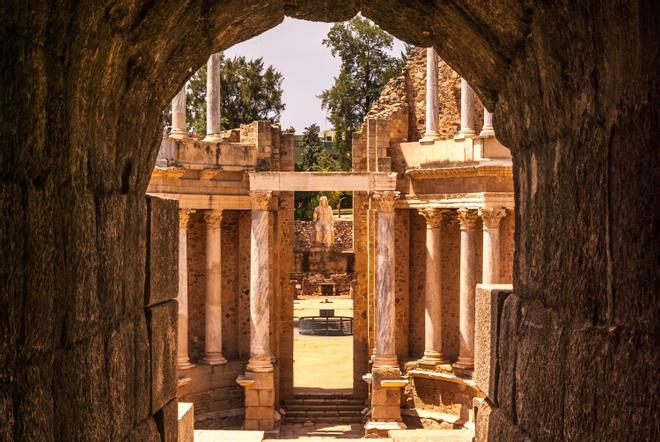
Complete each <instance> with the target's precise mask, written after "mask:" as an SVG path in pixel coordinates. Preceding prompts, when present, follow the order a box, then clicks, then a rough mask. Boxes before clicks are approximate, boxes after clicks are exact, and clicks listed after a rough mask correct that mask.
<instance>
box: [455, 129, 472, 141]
mask: <svg viewBox="0 0 660 442" xmlns="http://www.w3.org/2000/svg"><path fill="white" fill-rule="evenodd" d="M476 136H477V133H476V132H475V131H473V130H470V131H463V130H462V131H460V132H459V133H458V134H457V135H456V136H455V137H454V139H455V140H464V139H466V138H474V137H476Z"/></svg>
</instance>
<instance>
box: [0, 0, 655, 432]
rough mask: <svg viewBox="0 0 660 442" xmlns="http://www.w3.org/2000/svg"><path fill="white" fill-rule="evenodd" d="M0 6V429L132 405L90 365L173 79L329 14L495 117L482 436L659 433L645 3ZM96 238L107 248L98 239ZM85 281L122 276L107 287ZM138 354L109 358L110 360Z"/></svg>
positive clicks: (125, 293)
mask: <svg viewBox="0 0 660 442" xmlns="http://www.w3.org/2000/svg"><path fill="white" fill-rule="evenodd" d="M2 8H3V9H2V11H1V12H2V17H3V23H4V26H2V27H1V28H0V37H2V38H0V42H2V43H0V51H1V52H2V55H3V60H5V63H3V64H2V68H1V69H2V78H3V79H5V87H4V88H3V89H4V93H3V94H2V95H1V98H0V100H2V105H1V106H0V121H2V122H3V124H4V127H6V128H7V130H6V131H5V134H6V136H5V137H3V138H2V141H1V142H2V143H3V144H2V148H0V176H1V177H2V183H3V186H2V193H1V194H0V208H1V209H2V210H1V211H0V213H2V214H3V217H2V220H1V222H2V225H1V226H0V232H1V233H0V243H1V244H2V250H3V251H5V253H3V254H2V256H1V257H0V260H2V262H1V263H0V269H2V272H3V273H2V274H1V276H0V278H1V280H2V281H1V282H2V286H3V287H4V289H3V290H2V291H0V296H1V298H0V303H1V304H2V305H3V311H5V312H7V314H6V315H3V316H1V317H0V336H2V340H1V341H0V346H2V347H1V351H0V376H1V377H2V380H3V385H5V387H4V388H3V389H2V390H1V391H0V395H1V396H0V404H2V405H1V406H2V409H3V412H2V413H0V434H3V435H8V437H7V438H8V439H10V440H11V439H15V440H25V439H38V440H53V439H59V440H81V439H86V440H98V439H104V438H107V435H108V434H109V433H108V431H107V430H108V428H109V426H110V424H109V422H110V419H109V407H111V404H112V403H113V401H112V400H110V395H111V394H113V395H114V394H115V393H116V394H118V395H120V396H121V395H124V394H125V395H126V398H127V399H126V402H130V401H133V400H137V398H140V397H142V396H141V394H140V393H137V392H136V391H135V390H133V389H130V388H129V389H125V388H126V386H127V385H129V383H128V382H118V383H115V384H113V385H108V384H107V383H106V382H107V379H108V377H107V375H106V373H107V371H105V370H103V369H101V368H100V364H102V363H105V360H106V358H105V348H104V342H105V340H106V339H107V338H108V337H109V336H110V335H111V334H112V333H113V332H115V331H116V330H118V324H120V323H121V322H122V321H127V322H129V323H134V322H133V321H134V320H136V318H139V315H141V314H142V313H141V310H142V306H141V305H140V306H137V305H135V304H132V303H130V302H128V303H127V302H126V301H125V299H126V297H128V298H131V299H135V297H136V296H135V294H136V293H139V291H136V290H138V289H137V288H136V285H134V278H135V277H136V276H139V274H138V275H136V270H135V269H136V268H141V266H140V265H139V263H138V262H137V261H139V259H140V256H142V255H141V248H140V247H141V246H140V244H141V241H142V238H144V236H143V233H141V227H140V226H141V222H140V221H139V220H141V219H144V218H140V216H141V215H140V214H141V213H144V209H143V208H141V206H142V207H143V202H142V201H143V196H144V193H145V190H146V187H147V182H148V180H149V175H150V173H151V170H152V168H153V165H154V162H155V158H156V154H157V150H158V145H159V142H160V138H161V135H162V126H161V122H162V120H161V119H162V111H163V110H164V109H165V108H166V107H167V106H168V105H169V102H170V100H171V99H172V97H173V96H174V95H175V93H176V92H177V90H179V89H180V87H181V85H182V84H183V83H184V81H185V80H186V78H187V77H188V76H189V75H190V73H191V70H190V68H191V67H192V68H193V70H194V68H196V67H199V66H201V65H202V64H203V63H204V62H205V61H206V59H207V57H208V55H209V54H211V53H214V52H217V51H219V50H223V49H226V48H228V47H230V46H231V45H233V44H235V43H237V42H238V41H242V40H244V39H247V38H249V37H250V36H252V35H256V34H258V33H260V32H263V31H265V30H267V29H269V28H272V27H273V26H275V25H276V24H278V23H280V22H281V21H282V19H283V17H284V13H285V11H286V13H287V14H288V15H289V16H292V17H297V18H303V19H316V20H328V21H339V20H345V19H348V18H350V17H351V16H353V15H354V14H356V13H357V11H358V9H359V10H360V11H361V12H362V14H364V15H365V16H366V17H369V18H372V19H374V20H375V21H376V23H377V24H379V25H380V26H381V27H383V28H384V29H385V30H387V31H389V32H392V33H393V34H394V35H396V36H397V37H399V38H401V39H404V40H405V41H408V42H410V43H413V44H415V45H417V46H420V47H425V46H430V45H434V46H435V47H436V49H437V51H438V53H439V55H440V56H441V57H442V58H444V59H445V60H446V61H447V62H448V63H449V64H450V65H451V66H453V67H454V68H455V69H456V70H457V71H458V72H460V73H461V74H462V75H463V76H465V77H466V78H467V79H468V80H469V81H470V83H471V84H472V86H473V87H474V88H475V90H476V91H477V93H478V94H479V95H480V97H481V99H482V100H483V101H484V103H486V104H487V105H488V107H489V108H494V109H495V117H494V118H495V126H496V127H495V129H496V132H497V134H498V138H499V139H500V140H501V141H502V143H503V144H504V145H506V146H509V147H510V148H511V151H512V155H513V164H514V171H515V172H514V181H515V185H516V225H517V229H516V233H515V235H516V244H517V246H516V247H517V249H516V256H515V263H514V269H515V271H514V286H515V287H516V289H515V290H516V291H515V293H514V294H513V295H511V296H510V297H509V299H507V301H506V302H505V306H504V312H503V315H504V318H505V323H506V324H507V327H504V328H503V330H502V339H501V342H502V343H503V344H502V354H503V355H505V356H506V359H507V360H508V361H509V362H510V365H509V366H507V367H505V369H504V370H503V372H502V376H501V378H500V379H501V382H502V385H504V386H506V387H507V394H506V395H504V396H503V397H502V401H501V402H499V403H498V404H494V405H496V409H494V410H493V413H491V415H490V422H489V428H490V431H491V435H490V436H489V437H490V438H491V439H492V440H511V439H514V438H516V437H520V438H522V437H525V436H529V437H530V438H531V439H533V440H553V439H554V440H558V439H566V440H620V439H625V438H630V439H638V440H653V439H657V437H656V436H657V434H658V429H657V425H655V423H656V422H658V421H659V420H660V417H659V414H660V411H659V410H658V407H656V406H655V397H654V395H652V394H649V392H654V391H656V381H655V378H656V376H655V374H656V371H657V367H658V366H659V365H660V352H658V348H657V343H656V339H655V338H654V337H655V336H657V335H658V322H657V318H658V316H660V302H659V301H658V298H657V287H658V286H659V285H660V275H659V274H658V271H657V262H658V255H657V254H658V250H659V249H660V248H659V247H658V241H659V239H658V238H660V235H657V225H658V211H657V210H655V206H656V201H657V197H656V195H657V190H656V187H657V184H656V183H657V182H658V181H660V176H659V174H660V172H659V171H660V168H659V167H658V155H657V148H656V146H657V141H656V140H657V133H658V131H659V129H660V128H659V127H658V126H659V123H658V122H659V121H660V115H658V107H657V102H658V99H659V95H660V78H659V77H658V75H657V72H658V71H659V70H660V56H659V55H658V50H659V48H658V45H657V42H658V40H660V28H659V27H658V26H656V23H657V21H658V10H657V5H656V4H655V2H652V1H648V0H633V1H629V2H619V1H614V0H587V1H585V2H574V1H569V0H560V1H558V2H553V3H542V2H522V1H516V0H509V1H506V2H503V3H499V2H498V3H495V2H482V1H475V0H469V1H466V2H461V3H460V4H459V3H458V2H435V3H432V2H424V3H422V2H409V1H405V2H404V1H401V0H385V1H381V0H379V1H375V0H364V1H362V2H359V3H357V2H354V1H344V0H342V1H339V2H319V1H315V0H309V1H306V2H302V1H300V2H289V1H285V2H282V1H277V2H271V1H263V2H258V3H249V4H246V3H245V2H239V1H234V0H228V1H226V2H222V3H220V2H215V3H213V2H211V3H208V2H207V3H203V2H197V1H192V2H190V3H188V4H187V5H186V7H181V8H176V7H174V6H173V5H172V4H171V3H169V2H162V3H160V2H152V3H148V4H142V3H136V2H124V1H119V2H116V3H112V4H99V3H95V2H88V3H80V4H75V5H74V4H68V5H59V6H58V8H57V13H56V14H54V13H53V9H52V8H53V6H52V5H51V4H50V3H46V2H42V3H30V4H26V3H23V4H21V5H18V4H3V5H2ZM235 23H241V26H240V27H237V26H233V25H232V24H235ZM193 24H194V25H193ZM209 36H213V38H209ZM163 54H167V56H163ZM107 226H112V228H110V229H108V230H104V227H107ZM111 232H112V233H114V234H116V235H117V236H118V237H119V238H123V240H120V241H116V240H113V239H107V237H106V236H103V235H105V234H109V233H111ZM136 244H137V246H136ZM136 247H137V250H138V253H136ZM116 262H123V265H122V266H119V267H118V266H116V265H113V263H116ZM119 269H121V272H122V273H121V274H120V273H119ZM127 269H130V270H127ZM98 272H101V273H103V272H107V273H108V274H109V275H110V276H111V278H108V279H112V280H118V281H128V282H126V283H125V285H123V287H122V291H121V293H119V292H118V291H112V290H108V289H107V287H104V286H103V284H102V282H101V281H102V279H99V278H97V274H98ZM122 297H124V298H123V299H122ZM127 304H128V305H131V306H133V308H125V306H126V305H127ZM106 305H107V306H109V308H102V307H105V306H106ZM115 306H117V307H118V306H122V311H121V312H120V313H117V312H116V310H115V308H114V307H115ZM115 314H116V316H115ZM19 330H22V332H19ZM144 354H145V350H144V348H143V349H138V350H136V349H131V348H129V349H125V350H123V349H122V350H120V351H119V352H118V354H117V356H116V357H114V356H111V357H109V358H108V360H114V361H134V360H135V357H138V358H139V357H140V356H141V355H144ZM55 355H57V356H55ZM127 363H132V362H127ZM121 364H122V363H121V362H120V365H121ZM630 373H635V382H631V378H630ZM86 386H93V387H94V388H90V389H86V388H85V387H86ZM96 387H98V388H96ZM116 403H117V402H116ZM34 404H36V405H34ZM131 416H134V417H135V419H133V421H132V422H128V421H127V423H126V425H127V427H126V428H129V430H131V432H133V436H131V438H133V439H136V440H151V439H153V436H156V438H157V435H155V431H153V429H154V427H155V425H154V422H153V419H152V418H151V417H149V416H148V415H144V414H142V415H140V414H139V413H137V414H131ZM585 423H586V424H585ZM141 433H144V434H141ZM122 436H123V435H122Z"/></svg>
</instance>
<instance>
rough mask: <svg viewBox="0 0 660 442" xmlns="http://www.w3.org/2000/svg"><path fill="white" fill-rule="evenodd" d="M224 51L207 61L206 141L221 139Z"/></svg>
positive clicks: (213, 55)
mask: <svg viewBox="0 0 660 442" xmlns="http://www.w3.org/2000/svg"><path fill="white" fill-rule="evenodd" d="M221 60H222V53H221V52H218V53H215V54H212V55H211V56H210V57H209V60H208V62H207V63H206V138H204V140H205V141H220V138H221V134H220V131H221V124H220V117H221V101H220V98H221V96H220V94H221V92H220V62H221Z"/></svg>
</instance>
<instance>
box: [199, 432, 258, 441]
mask: <svg viewBox="0 0 660 442" xmlns="http://www.w3.org/2000/svg"><path fill="white" fill-rule="evenodd" d="M262 440H264V432H263V431H247V430H235V431H232V430H195V442H261V441H262Z"/></svg>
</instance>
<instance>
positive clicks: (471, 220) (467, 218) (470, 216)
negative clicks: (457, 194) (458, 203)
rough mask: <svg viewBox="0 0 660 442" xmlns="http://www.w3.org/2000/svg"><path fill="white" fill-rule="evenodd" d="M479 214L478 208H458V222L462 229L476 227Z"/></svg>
mask: <svg viewBox="0 0 660 442" xmlns="http://www.w3.org/2000/svg"><path fill="white" fill-rule="evenodd" d="M478 219H479V216H478V214H477V211H476V210H470V209H464V208H463V209H458V222H459V224H460V225H461V229H474V228H475V227H476V226H477V220H478Z"/></svg>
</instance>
